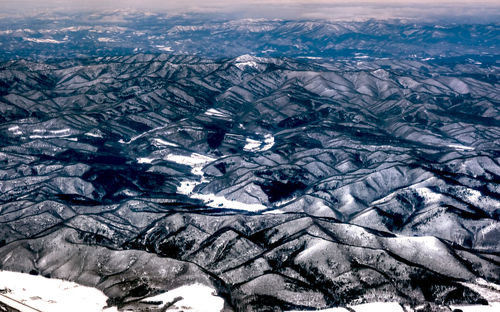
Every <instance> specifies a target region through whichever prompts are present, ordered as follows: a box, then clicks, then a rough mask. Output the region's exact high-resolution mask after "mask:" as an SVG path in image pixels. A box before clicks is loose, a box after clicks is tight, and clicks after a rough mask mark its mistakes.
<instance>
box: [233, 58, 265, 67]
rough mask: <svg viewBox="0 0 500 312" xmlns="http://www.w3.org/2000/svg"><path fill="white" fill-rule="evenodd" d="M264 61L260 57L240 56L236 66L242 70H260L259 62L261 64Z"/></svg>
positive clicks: (236, 60)
mask: <svg viewBox="0 0 500 312" xmlns="http://www.w3.org/2000/svg"><path fill="white" fill-rule="evenodd" d="M262 60H263V59H262V58H260V57H256V56H251V55H248V54H245V55H241V56H238V57H237V58H236V59H235V63H234V65H235V66H236V67H238V68H239V69H241V70H243V69H245V67H254V68H259V65H258V63H257V62H261V61H262Z"/></svg>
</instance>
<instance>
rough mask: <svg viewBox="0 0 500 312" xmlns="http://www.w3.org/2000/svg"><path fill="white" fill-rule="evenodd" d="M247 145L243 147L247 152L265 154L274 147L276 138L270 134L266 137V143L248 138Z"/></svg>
mask: <svg viewBox="0 0 500 312" xmlns="http://www.w3.org/2000/svg"><path fill="white" fill-rule="evenodd" d="M245 142H246V144H245V146H244V147H243V150H244V151H247V152H265V151H267V150H270V149H271V148H272V147H273V146H274V137H273V136H272V135H270V134H266V135H265V136H264V141H259V140H255V139H251V138H246V140H245Z"/></svg>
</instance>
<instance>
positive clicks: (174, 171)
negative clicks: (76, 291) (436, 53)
mask: <svg viewBox="0 0 500 312" xmlns="http://www.w3.org/2000/svg"><path fill="white" fill-rule="evenodd" d="M221 25H222V26H220V27H226V26H224V24H221ZM258 25H260V26H259V27H258V28H257V29H255V28H253V27H257V26H252V24H250V25H244V26H239V24H238V25H236V26H234V25H233V26H231V27H232V28H231V29H235V32H236V31H239V32H240V33H243V32H244V33H247V34H248V36H254V35H255V34H258V33H260V34H261V35H262V36H264V37H265V36H268V35H269V36H278V35H277V34H278V33H279V34H283V33H286V32H285V30H287V31H289V33H291V34H293V35H290V36H289V37H288V38H292V37H293V38H296V37H297V36H298V35H297V33H300V34H301V35H300V36H303V38H313V37H314V38H316V40H317V41H316V42H315V43H311V46H315V47H321V46H322V43H321V42H324V45H323V46H324V47H326V46H328V43H327V42H328V41H329V39H328V38H336V39H334V40H336V42H344V43H346V42H355V44H357V46H356V50H357V49H359V46H360V45H363V44H367V46H369V47H370V48H367V49H368V50H367V56H368V58H363V57H362V55H354V56H352V57H347V58H340V59H337V60H332V59H325V58H320V59H311V58H297V57H294V58H289V57H288V58H287V57H280V58H270V57H257V56H252V55H240V56H238V57H231V58H219V59H217V60H214V59H211V58H206V57H197V56H186V55H183V56H181V55H167V54H137V55H129V56H108V57H99V58H82V59H67V60H57V59H56V60H51V61H46V62H42V61H37V62H32V61H28V60H11V61H7V62H4V63H2V64H0V111H1V117H0V118H1V124H0V133H1V136H0V163H1V166H0V177H1V180H0V190H1V191H0V212H1V213H0V222H1V223H2V226H1V227H0V241H1V245H2V247H1V248H0V269H3V270H13V271H24V272H31V273H32V274H41V275H44V276H50V277H54V278H63V279H68V280H71V281H76V282H79V283H81V284H84V285H87V286H94V287H97V288H99V289H100V290H102V291H103V292H104V293H105V294H106V295H107V296H108V297H110V300H109V302H108V303H109V304H111V305H117V306H118V307H120V308H124V309H125V308H130V309H136V310H139V309H141V308H142V309H149V311H156V310H159V309H160V308H157V309H156V310H155V308H154V307H152V306H151V304H149V305H146V306H145V304H144V303H143V302H142V303H141V302H140V300H142V299H144V298H147V297H150V296H153V295H156V294H158V293H161V292H164V291H167V290H169V289H172V288H174V287H179V286H181V285H185V284H190V283H193V282H200V283H202V284H205V285H210V286H211V287H214V288H215V289H216V290H217V293H218V295H219V296H221V297H222V298H224V300H225V305H226V309H227V310H235V311H280V310H292V309H296V310H297V309H304V310H306V309H309V310H310V309H320V308H328V307H333V306H346V305H351V304H356V303H362V302H374V301H395V302H398V303H399V304H401V305H402V306H405V309H407V310H406V311H445V310H446V309H448V308H446V307H447V306H450V305H453V304H461V303H471V304H487V303H488V300H491V298H495V296H498V289H496V288H494V286H492V285H495V284H497V285H498V284H499V283H500V279H499V277H500V266H499V261H500V260H499V258H498V254H499V252H500V245H499V243H498V237H499V233H500V222H499V218H500V185H499V182H500V114H499V109H500V106H499V101H500V94H499V92H498V90H499V83H498V79H499V71H498V70H499V68H498V64H497V60H496V58H495V57H493V56H485V55H483V54H480V53H479V54H480V55H475V56H473V57H471V56H457V57H447V58H446V57H440V58H436V59H427V60H421V59H420V60H418V59H413V58H412V59H380V58H379V57H378V56H382V55H383V54H384V53H385V52H376V51H375V50H374V49H375V48H376V47H379V48H380V49H382V50H384V51H392V49H393V47H390V46H386V47H383V46H376V45H374V44H369V43H368V42H369V41H370V40H372V39H370V36H368V35H366V36H367V37H364V35H363V36H361V35H359V34H357V30H356V29H358V28H357V27H359V29H360V30H361V29H362V30H363V31H364V32H365V33H371V34H373V33H375V32H377V33H380V34H382V33H384V31H386V30H385V29H392V30H390V31H389V30H387V32H389V33H397V34H399V36H401V38H402V37H404V36H408V37H411V36H416V35H415V33H414V32H411V33H408V34H406V35H404V32H400V29H401V28H405V27H408V28H411V29H413V28H414V27H415V26H411V25H406V24H398V25H394V24H388V25H385V24H380V23H376V22H369V23H366V24H363V25H361V24H353V25H344V26H342V27H340V26H339V25H337V26H334V25H332V24H325V25H320V24H316V23H288V22H269V23H259V24H258ZM186 27H187V28H186ZM200 27H201V29H202V30H198V29H197V28H195V27H194V28H193V27H191V26H189V27H188V26H183V27H177V28H171V29H169V34H172V36H173V38H175V36H176V35H175V34H176V32H185V31H188V32H190V33H197V32H200V35H201V33H203V32H204V31H205V30H204V29H206V27H207V26H206V25H205V24H202V25H201V26H200ZM238 27H240V28H238ZM266 27H269V28H266ZM334 27H338V29H337V28H334ZM347 27H351V28H349V29H347ZM392 27H398V28H397V29H398V30H394V29H393V28H392ZM426 27H427V26H426ZM457 27H458V26H457ZM460 27H464V29H471V28H468V27H469V26H460ZM470 27H472V26H470ZM474 27H476V28H474V29H476V30H477V29H478V27H483V28H481V29H482V30H481V31H482V32H485V34H484V38H486V39H485V40H488V39H487V38H489V37H488V36H490V32H489V30H488V27H493V28H494V27H495V26H491V25H490V26H487V25H484V26H474ZM493 28H492V29H491V32H494V29H493ZM264 29H265V31H264ZM276 29H279V30H276ZM307 29H309V31H306V30H307ZM437 29H439V30H437ZM274 31H276V33H274V34H276V35H272V34H273V32H274ZM419 31H422V32H423V33H426V32H428V36H424V37H425V38H431V37H432V34H433V33H434V34H435V33H441V32H442V33H445V34H446V32H447V30H446V29H444V30H443V29H440V28H436V29H434V30H433V31H431V30H430V28H429V27H428V28H425V27H423V28H421V29H420V30H419ZM211 32H212V33H211V36H215V35H214V34H215V33H216V31H215V30H211ZM236 33H237V32H236ZM236 33H235V34H234V36H236ZM342 33H343V35H341V34H342ZM224 34H227V33H224ZM224 34H220V36H224ZM449 34H454V35H455V36H459V35H460V32H457V31H456V29H455V30H453V31H449ZM403 35H404V36H403ZM51 36H52V35H51ZM380 36H383V35H380ZM419 36H422V35H419ZM450 36H451V35H450ZM464 36H465V35H464ZM182 37H184V38H188V37H189V36H187V35H186V34H185V33H184V34H183V35H182ZM340 37H342V38H343V39H342V40H341V39H339V38H340ZM14 38H15V37H14V36H10V37H9V40H14ZM52 38H54V39H53V40H59V39H57V38H56V37H52ZM275 38H276V37H275ZM349 38H351V39H349ZM353 38H354V39H353ZM362 38H365V39H362ZM4 39H5V38H4ZM51 40H52V39H51ZM186 40H187V39H186ZM228 40H231V37H229V38H228ZM252 40H253V42H254V43H255V44H256V43H257V42H258V41H256V40H254V39H252ZM252 40H250V41H252ZM283 40H287V39H286V37H285V39H283ZM308 40H309V39H308ZM264 41H265V40H264ZM389 41H390V40H389ZM403 41H404V40H403ZM407 41H408V42H410V41H411V40H410V39H408V40H407ZM4 42H5V41H4ZM240 42H241V41H240ZM243 42H244V41H243ZM304 42H306V43H304V46H308V43H307V41H306V40H304ZM318 42H320V43H318ZM384 42H386V41H384ZM387 42H388V41H387ZM443 42H444V43H443ZM25 44H29V45H34V46H38V45H39V44H40V45H41V44H42V43H36V44H35V43H34V42H32V41H26V43H25ZM43 44H46V45H49V43H43ZM51 44H52V43H51ZM215 44H216V43H215V42H214V46H215ZM219 44H220V42H219ZM394 44H397V43H396V41H395V42H394ZM412 44H414V45H415V46H418V45H419V43H418V42H415V43H412ZM435 44H436V45H440V46H442V45H448V44H450V47H452V46H453V44H459V45H463V44H464V43H463V42H461V43H458V42H455V43H453V40H449V41H446V40H445V41H439V42H438V41H436V43H435ZM235 45H236V43H235ZM59 46H60V47H65V44H61V45H59ZM243 46H245V45H243ZM284 46H287V44H284ZM206 48H207V49H210V47H206ZM262 48H263V49H264V48H265V47H264V46H263V47H262ZM268 48H272V47H268ZM332 49H334V48H332ZM426 49H427V50H426V51H428V48H426ZM478 49H481V47H480V46H479V47H478ZM382 50H381V51H382ZM40 51H41V50H40ZM61 51H69V50H64V49H62V50H61ZM286 51H287V50H286V49H284V50H281V52H280V53H283V54H284V55H287V52H286ZM304 51H308V50H307V49H306V50H304ZM318 51H319V50H318ZM328 51H333V50H328ZM413 51H414V50H413ZM61 53H64V52H61ZM231 53H234V52H231ZM294 53H295V52H294ZM309 53H310V51H308V52H304V55H306V54H309ZM321 53H333V52H321V51H319V52H317V54H315V55H322V54H321ZM373 53H375V55H376V56H377V57H374V54H373ZM391 53H393V54H392V55H391V56H394V54H398V55H402V54H404V53H405V52H404V49H402V50H397V51H396V50H394V51H393V52H391ZM42 54H43V53H42ZM208 54H210V53H208ZM292 54H293V53H292ZM450 54H452V53H451V52H450ZM61 55H62V54H61ZM328 55H330V54H328ZM363 55H364V54H363ZM295 56H297V53H295ZM497 298H498V297H497ZM153 306H154V305H153Z"/></svg>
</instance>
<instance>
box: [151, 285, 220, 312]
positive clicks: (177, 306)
mask: <svg viewBox="0 0 500 312" xmlns="http://www.w3.org/2000/svg"><path fill="white" fill-rule="evenodd" d="M141 301H142V302H160V301H161V304H160V305H159V308H163V307H164V306H165V305H166V304H170V303H172V302H174V303H173V305H171V306H170V307H169V308H168V311H186V310H188V311H191V312H219V311H221V310H222V309H223V308H224V300H223V299H222V298H221V297H218V296H217V295H216V291H215V289H213V288H211V287H208V286H205V285H203V284H193V285H187V286H181V287H179V288H176V289H172V290H170V291H168V292H166V293H163V294H159V295H157V296H154V297H149V298H146V299H143V300H141Z"/></svg>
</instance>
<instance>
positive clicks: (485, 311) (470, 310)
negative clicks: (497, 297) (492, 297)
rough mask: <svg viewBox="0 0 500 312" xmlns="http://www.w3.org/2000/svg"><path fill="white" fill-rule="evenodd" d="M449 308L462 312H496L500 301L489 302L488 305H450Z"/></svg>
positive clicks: (499, 307) (499, 306)
mask: <svg viewBox="0 0 500 312" xmlns="http://www.w3.org/2000/svg"><path fill="white" fill-rule="evenodd" d="M450 308H451V309H452V310H454V309H460V310H462V311H463V312H497V311H500V302H490V304H489V305H452V306H450Z"/></svg>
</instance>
